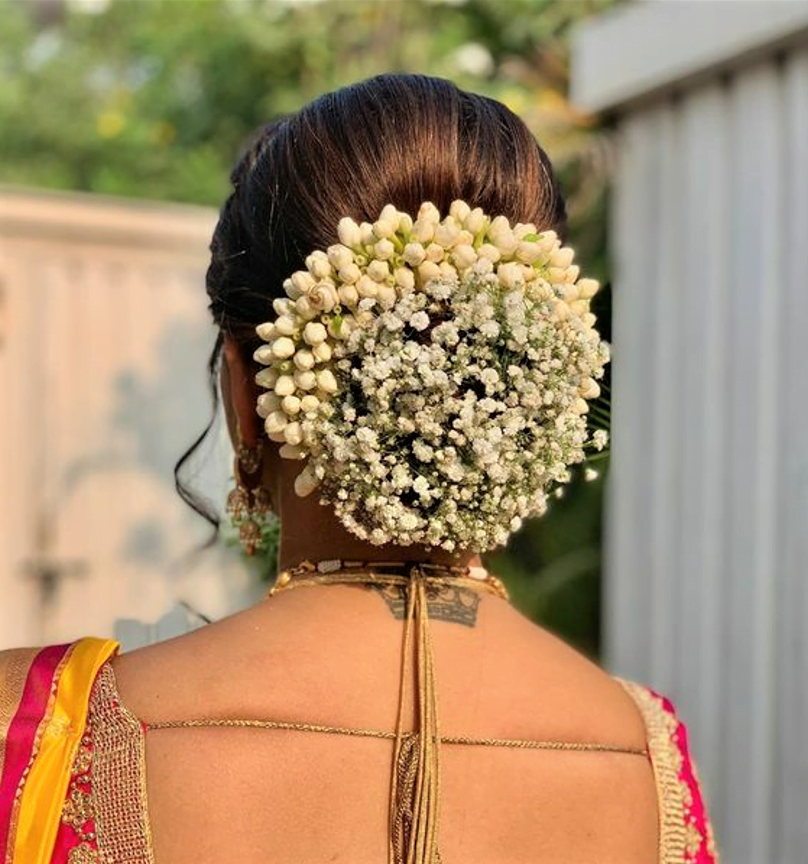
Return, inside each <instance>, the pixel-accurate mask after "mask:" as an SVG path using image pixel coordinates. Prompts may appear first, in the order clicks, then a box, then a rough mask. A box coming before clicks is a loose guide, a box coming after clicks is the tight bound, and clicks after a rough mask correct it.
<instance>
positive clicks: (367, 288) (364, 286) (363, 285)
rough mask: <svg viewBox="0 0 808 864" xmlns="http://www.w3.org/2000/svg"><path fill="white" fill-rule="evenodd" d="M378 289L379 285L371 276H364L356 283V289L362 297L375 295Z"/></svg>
mask: <svg viewBox="0 0 808 864" xmlns="http://www.w3.org/2000/svg"><path fill="white" fill-rule="evenodd" d="M378 289H379V286H378V285H377V284H376V283H375V282H374V281H373V280H372V279H371V278H370V276H363V277H362V278H361V279H360V280H359V281H358V282H357V283H356V290H357V291H358V292H359V296H360V297H375V296H376V293H377V291H378Z"/></svg>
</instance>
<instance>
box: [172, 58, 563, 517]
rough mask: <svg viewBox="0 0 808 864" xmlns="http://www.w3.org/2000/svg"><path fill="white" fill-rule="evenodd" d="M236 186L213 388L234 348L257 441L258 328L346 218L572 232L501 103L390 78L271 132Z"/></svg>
mask: <svg viewBox="0 0 808 864" xmlns="http://www.w3.org/2000/svg"><path fill="white" fill-rule="evenodd" d="M231 181H232V185H233V189H232V192H231V194H230V196H229V198H228V199H227V201H226V202H225V204H224V206H223V208H222V211H221V214H220V219H219V222H218V224H217V226H216V230H215V232H214V235H213V239H212V243H211V261H210V266H209V268H208V272H207V280H206V281H207V291H208V294H209V297H210V309H211V312H212V314H213V318H214V321H215V323H216V324H217V325H218V326H219V328H220V334H219V339H218V340H217V343H216V347H215V349H214V354H213V356H212V358H211V363H210V371H211V375H212V378H214V377H215V375H216V370H217V368H218V359H219V354H220V352H221V350H222V348H224V353H225V359H226V362H225V363H224V364H223V366H222V373H223V374H222V391H223V395H224V401H225V407H226V409H227V416H228V423H229V426H230V430H231V435H233V436H234V437H236V436H238V437H239V438H240V439H241V440H244V441H246V443H248V444H253V443H254V442H255V440H256V439H258V438H262V437H263V434H264V433H263V430H262V428H261V421H260V418H257V417H256V414H255V398H256V396H257V395H258V393H259V392H260V391H259V390H258V389H257V388H256V386H255V384H254V373H255V371H256V370H257V369H258V368H259V367H258V366H257V365H256V364H254V363H253V360H252V353H253V350H254V348H255V347H256V346H257V345H258V344H260V340H259V339H258V337H257V336H256V332H255V327H256V325H258V324H260V323H262V322H264V321H266V320H267V318H268V310H269V309H271V303H270V301H271V300H272V299H274V298H279V297H283V296H284V290H283V282H284V280H285V279H287V278H288V277H289V276H290V275H291V274H292V273H293V272H294V271H296V270H300V269H301V268H302V267H303V265H304V261H305V258H306V256H307V255H309V253H311V252H312V250H315V249H327V248H328V247H329V246H331V245H332V244H334V243H336V242H337V239H338V238H337V226H338V223H339V222H340V219H342V218H343V217H345V216H348V217H351V218H353V219H354V220H356V221H357V222H366V221H367V222H372V221H374V220H375V219H377V218H378V216H379V213H380V212H381V211H382V209H383V208H384V207H385V205H390V204H392V205H394V206H395V207H396V208H397V209H398V210H401V211H404V212H409V213H412V214H413V215H414V214H415V213H417V212H418V209H419V207H420V206H421V205H422V204H423V203H424V202H426V201H430V202H432V203H433V204H434V205H436V207H437V208H438V210H440V211H441V212H442V213H447V212H448V210H449V206H450V204H451V203H452V202H453V201H455V200H457V199H462V200H464V201H465V202H467V203H468V204H469V205H471V206H472V207H479V208H481V209H482V210H484V211H485V212H486V213H489V214H492V215H493V214H496V215H501V216H505V217H506V218H507V219H508V220H509V221H510V222H511V223H518V222H522V223H533V224H534V225H535V226H536V228H537V229H538V230H539V231H545V230H554V231H556V232H558V233H563V230H564V227H565V219H566V213H565V205H564V201H563V198H562V196H561V193H560V190H559V188H558V185H557V183H556V181H555V179H554V177H553V173H552V168H551V165H550V162H549V160H548V158H547V156H546V154H545V153H544V151H543V150H542V149H541V148H540V146H539V145H538V143H537V142H536V140H535V138H534V137H533V136H532V134H531V133H530V131H529V130H528V128H527V127H526V126H525V124H524V123H523V121H522V120H520V119H519V118H518V117H517V116H516V115H515V114H513V112H511V111H510V110H509V109H508V108H506V107H505V106H504V105H503V104H501V103H499V102H497V101H495V100H492V99H489V98H487V97H484V96H479V95H476V94H472V93H467V92H464V91H462V90H460V89H459V88H458V87H456V86H455V85H454V84H452V83H451V82H449V81H446V80H442V79H437V78H430V77H426V76H420V75H381V76H378V77H376V78H372V79H369V80H367V81H364V82H360V83H358V84H355V85H352V86H350V87H346V88H343V89H341V90H338V91H336V92H334V93H328V94H325V95H323V96H321V97H319V98H318V99H316V100H314V101H313V102H311V103H310V104H308V105H306V106H305V107H304V108H302V109H301V110H300V111H299V112H297V113H296V114H293V115H290V116H288V117H286V118H284V119H282V120H280V121H277V122H273V123H270V124H268V125H267V126H266V127H265V128H264V129H263V130H262V131H261V133H260V134H259V136H258V137H257V139H256V140H255V142H254V144H253V146H252V147H251V149H250V150H249V151H248V152H247V153H246V154H245V155H244V156H243V157H242V158H241V159H240V160H239V162H238V163H237V165H236V166H235V168H234V170H233V173H232V176H231ZM214 397H215V385H214ZM237 425H238V427H239V429H238V431H236V426H237ZM192 449H193V448H192ZM268 449H269V450H270V451H271V453H270V454H269V455H268V465H267V466H265V467H268V468H269V471H268V472H265V476H269V477H272V484H271V485H272V487H273V489H272V492H273V498H276V497H277V495H278V494H279V486H278V484H279V483H281V484H283V485H285V486H289V485H291V484H290V483H289V482H288V480H289V478H290V477H294V474H295V473H297V471H298V470H299V466H298V467H297V468H295V469H294V470H291V469H292V468H293V466H290V465H289V464H288V462H287V460H283V459H279V458H278V456H277V447H270V448H268ZM187 455H188V454H186V457H184V459H185V458H187ZM184 459H183V460H181V462H180V463H179V464H178V466H177V468H178V470H179V469H180V468H181V466H182V463H183V461H184ZM178 487H179V489H180V492H181V494H182V495H183V497H185V498H186V500H188V501H189V503H191V504H192V506H195V507H196V509H198V510H200V512H202V509H201V508H200V507H199V505H198V502H196V501H195V499H194V498H193V496H192V495H190V494H189V493H188V491H187V490H186V489H184V487H183V486H182V484H181V483H178ZM309 503H310V502H309ZM203 515H206V516H208V518H211V514H209V513H204V514H203ZM325 515H326V514H324V513H323V514H322V516H323V517H325ZM211 521H216V520H215V519H211Z"/></svg>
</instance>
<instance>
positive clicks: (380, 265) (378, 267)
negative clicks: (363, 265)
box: [368, 261, 390, 282]
mask: <svg viewBox="0 0 808 864" xmlns="http://www.w3.org/2000/svg"><path fill="white" fill-rule="evenodd" d="M389 275H390V265H389V264H388V263H387V262H386V261H371V262H370V264H368V276H370V278H371V279H373V280H374V281H375V282H384V280H385V279H387V277H388V276H389Z"/></svg>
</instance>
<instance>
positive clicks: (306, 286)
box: [290, 270, 314, 300]
mask: <svg viewBox="0 0 808 864" xmlns="http://www.w3.org/2000/svg"><path fill="white" fill-rule="evenodd" d="M290 281H291V283H292V285H293V286H294V288H295V291H296V292H297V296H298V297H300V296H302V295H303V294H307V293H308V292H309V291H311V289H312V288H313V287H314V277H313V276H312V275H311V273H308V272H306V271H305V270H298V271H297V272H296V273H292V276H291V277H290ZM293 299H295V300H296V299H297V297H295V298H293Z"/></svg>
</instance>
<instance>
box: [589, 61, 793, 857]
mask: <svg viewBox="0 0 808 864" xmlns="http://www.w3.org/2000/svg"><path fill="white" fill-rule="evenodd" d="M617 134H618V141H619V146H620V168H619V172H618V176H617V179H616V184H615V195H614V205H613V207H614V209H613V213H612V225H613V232H612V234H613V252H614V261H615V299H614V304H615V305H614V316H615V320H614V343H615V344H614V369H613V374H614V401H615V405H614V414H613V417H614V436H613V437H614V454H613V471H612V480H611V485H610V490H609V504H610V506H609V517H608V533H609V538H608V575H607V580H606V589H605V590H606V593H605V633H606V653H607V661H608V662H609V664H610V665H611V666H612V668H614V669H615V671H617V672H618V673H619V674H622V675H626V676H629V677H633V678H637V679H639V680H642V681H645V682H647V683H649V684H650V685H652V686H654V687H655V688H657V689H659V690H661V691H663V692H665V693H666V694H668V695H669V696H670V697H671V698H672V699H673V700H674V702H675V703H676V704H677V705H678V707H679V709H680V712H681V714H682V715H683V717H684V719H685V721H686V722H687V723H688V725H689V727H690V729H691V740H692V743H693V748H694V752H695V753H696V756H697V759H698V763H699V767H700V769H701V773H702V777H703V780H704V782H705V786H706V789H707V793H708V797H709V801H710V804H711V809H712V812H713V815H714V817H715V821H716V824H717V828H718V833H719V838H720V839H721V841H722V847H723V852H724V856H725V860H727V861H730V862H732V864H764V862H765V864H803V862H805V861H806V860H808V859H806V853H805V849H806V848H808V827H807V826H808V820H806V819H805V816H804V808H805V804H806V801H808V747H807V746H806V744H805V734H806V733H805V730H806V729H808V638H807V637H806V622H807V621H808V589H806V569H807V566H808V445H806V442H808V358H807V357H806V347H805V346H806V333H808V284H806V283H807V282H808V50H806V49H801V50H796V49H794V50H792V51H791V53H790V54H788V56H786V57H785V58H779V57H778V58H776V59H775V58H772V59H770V60H766V61H758V62H757V63H756V64H755V65H753V66H748V67H747V68H745V69H743V70H742V71H738V72H736V73H735V74H733V75H732V76H730V77H726V76H725V77H723V78H721V79H718V78H716V79H715V80H714V81H712V82H708V83H702V84H700V85H699V86H697V87H695V86H694V87H691V88H690V89H685V90H683V91H681V92H680V93H679V94H678V95H677V96H676V98H672V97H666V98H664V99H660V100H659V101H657V102H656V103H652V104H647V105H645V106H644V107H642V108H638V109H637V110H635V111H633V112H630V113H627V114H625V115H624V116H622V117H621V118H620V123H619V129H618V133H617Z"/></svg>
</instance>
